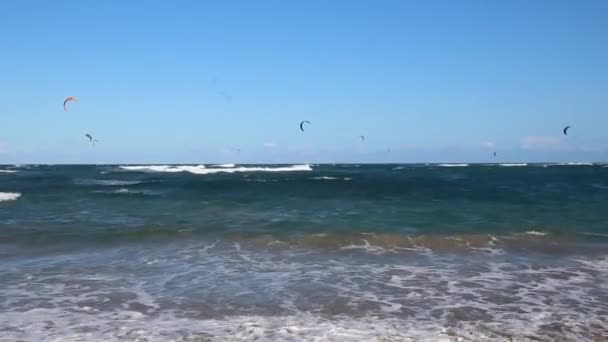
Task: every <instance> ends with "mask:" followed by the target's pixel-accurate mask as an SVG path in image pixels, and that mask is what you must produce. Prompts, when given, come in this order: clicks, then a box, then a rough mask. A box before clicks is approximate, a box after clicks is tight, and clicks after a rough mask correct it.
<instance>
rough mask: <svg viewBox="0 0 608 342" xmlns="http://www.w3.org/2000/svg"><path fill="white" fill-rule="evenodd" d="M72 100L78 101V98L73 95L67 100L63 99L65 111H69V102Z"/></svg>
mask: <svg viewBox="0 0 608 342" xmlns="http://www.w3.org/2000/svg"><path fill="white" fill-rule="evenodd" d="M71 101H78V99H77V98H75V97H73V96H68V97H66V98H65V100H63V111H65V112H67V111H68V102H71Z"/></svg>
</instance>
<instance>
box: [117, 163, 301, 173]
mask: <svg viewBox="0 0 608 342" xmlns="http://www.w3.org/2000/svg"><path fill="white" fill-rule="evenodd" d="M120 168H121V169H123V170H127V171H140V172H169V173H175V172H189V173H193V174H197V175H207V174H214V173H235V172H301V171H312V168H311V167H310V165H308V164H302V165H289V166H278V167H262V166H252V167H245V166H240V167H234V168H211V169H207V168H206V167H205V166H204V165H198V166H189V165H179V166H171V165H142V166H120Z"/></svg>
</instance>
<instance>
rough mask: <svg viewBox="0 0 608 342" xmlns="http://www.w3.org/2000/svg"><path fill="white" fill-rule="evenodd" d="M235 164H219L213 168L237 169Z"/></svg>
mask: <svg viewBox="0 0 608 342" xmlns="http://www.w3.org/2000/svg"><path fill="white" fill-rule="evenodd" d="M235 166H236V165H235V164H217V165H212V167H223V168H232V167H235Z"/></svg>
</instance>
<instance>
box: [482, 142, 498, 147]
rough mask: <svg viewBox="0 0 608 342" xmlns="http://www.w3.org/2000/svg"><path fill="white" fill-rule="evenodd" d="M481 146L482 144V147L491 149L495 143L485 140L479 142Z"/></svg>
mask: <svg viewBox="0 0 608 342" xmlns="http://www.w3.org/2000/svg"><path fill="white" fill-rule="evenodd" d="M481 146H483V147H484V148H488V149H493V148H494V147H495V146H496V145H494V143H493V142H491V141H486V142H484V143H483V144H481Z"/></svg>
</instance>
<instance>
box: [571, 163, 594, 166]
mask: <svg viewBox="0 0 608 342" xmlns="http://www.w3.org/2000/svg"><path fill="white" fill-rule="evenodd" d="M565 165H569V166H591V165H593V163H586V162H571V163H566V164H565Z"/></svg>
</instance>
